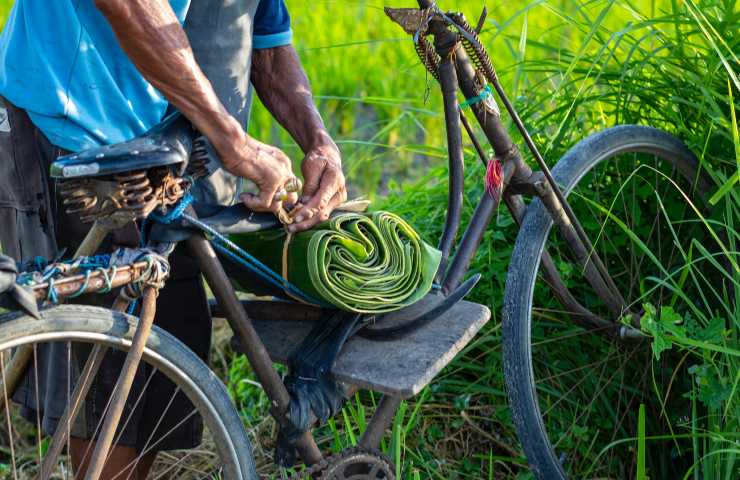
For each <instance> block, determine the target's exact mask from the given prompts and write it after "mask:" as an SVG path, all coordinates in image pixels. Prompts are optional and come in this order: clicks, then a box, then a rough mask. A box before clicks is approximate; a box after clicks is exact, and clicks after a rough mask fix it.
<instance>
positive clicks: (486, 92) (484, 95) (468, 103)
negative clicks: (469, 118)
mask: <svg viewBox="0 0 740 480" xmlns="http://www.w3.org/2000/svg"><path fill="white" fill-rule="evenodd" d="M491 95H493V90H491V86H490V85H486V86H485V87H484V88H483V90H482V91H481V92H480V94H478V95H476V96H475V97H470V98H468V99H467V100H465V101H464V102H462V103H461V104H460V108H467V107H472V106H473V105H475V104H477V103H480V102H485V101H486V100H487V99H488V97H490V96H491Z"/></svg>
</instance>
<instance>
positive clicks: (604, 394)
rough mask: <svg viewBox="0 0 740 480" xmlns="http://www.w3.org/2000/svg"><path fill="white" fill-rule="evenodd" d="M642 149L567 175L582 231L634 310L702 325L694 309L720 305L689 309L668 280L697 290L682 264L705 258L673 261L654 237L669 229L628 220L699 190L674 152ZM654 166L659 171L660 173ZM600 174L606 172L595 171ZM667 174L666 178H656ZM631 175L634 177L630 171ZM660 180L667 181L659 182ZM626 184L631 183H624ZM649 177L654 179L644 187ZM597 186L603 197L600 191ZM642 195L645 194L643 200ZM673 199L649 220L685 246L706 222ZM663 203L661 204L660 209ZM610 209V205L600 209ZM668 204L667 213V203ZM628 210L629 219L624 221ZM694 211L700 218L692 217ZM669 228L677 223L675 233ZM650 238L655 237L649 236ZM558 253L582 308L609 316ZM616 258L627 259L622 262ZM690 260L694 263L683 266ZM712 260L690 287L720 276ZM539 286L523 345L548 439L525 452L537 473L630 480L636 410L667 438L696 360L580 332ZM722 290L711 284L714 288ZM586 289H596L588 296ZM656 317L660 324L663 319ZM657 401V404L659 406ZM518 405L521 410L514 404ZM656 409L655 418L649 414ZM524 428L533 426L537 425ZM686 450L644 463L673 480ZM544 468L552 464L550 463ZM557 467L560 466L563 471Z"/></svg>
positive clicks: (672, 447) (655, 452)
mask: <svg viewBox="0 0 740 480" xmlns="http://www.w3.org/2000/svg"><path fill="white" fill-rule="evenodd" d="M622 148H624V147H622ZM632 149H634V147H633V148H632ZM639 149H640V150H643V152H640V153H630V154H629V158H628V156H626V155H624V154H620V155H619V158H620V159H621V160H620V159H618V160H617V161H616V162H615V161H614V159H613V158H609V157H610V156H611V154H612V153H614V151H616V149H615V150H614V151H612V152H608V153H606V152H604V153H603V154H602V160H603V159H607V158H609V161H608V162H603V163H600V164H599V165H598V166H596V167H595V169H594V170H593V171H589V172H585V174H583V177H582V178H580V176H577V177H576V178H573V177H572V175H571V178H568V179H567V180H568V181H569V182H570V181H573V182H574V183H575V182H577V183H578V186H577V187H576V188H574V189H573V191H572V192H571V195H570V197H569V203H571V205H572V206H573V208H574V210H575V211H576V214H577V216H578V217H579V219H581V222H582V223H583V226H584V229H585V230H586V231H587V233H588V234H589V237H590V238H592V240H593V241H594V244H595V248H596V250H597V251H598V252H599V254H600V256H602V259H604V260H605V263H606V264H607V267H608V268H609V270H610V272H615V273H613V275H614V277H615V282H616V283H617V284H618V285H619V286H620V289H622V290H623V291H625V292H626V293H625V294H624V296H625V297H627V298H628V302H630V303H631V304H632V305H633V307H632V309H633V311H637V312H638V313H642V312H643V310H644V307H643V304H644V303H648V302H649V303H651V304H652V305H653V306H654V307H656V309H657V311H658V314H660V312H661V306H663V307H666V306H670V307H672V308H673V310H674V311H675V312H677V313H678V314H680V315H685V312H689V313H691V314H692V315H694V316H696V317H697V318H695V319H694V320H697V319H698V320H700V321H701V322H705V320H706V319H705V318H702V317H700V315H699V313H698V312H704V313H705V314H707V313H708V312H711V311H712V309H714V308H716V305H717V302H715V301H713V300H716V299H712V298H707V299H703V300H702V303H698V302H693V303H694V304H693V305H685V303H687V302H688V301H689V300H690V298H685V296H682V292H680V291H679V292H678V293H676V292H674V291H672V290H671V288H669V287H670V286H671V283H670V281H674V280H675V283H680V284H681V285H683V287H684V289H687V290H688V289H689V287H691V281H694V278H693V277H692V275H691V271H689V272H688V273H687V274H684V275H681V274H680V272H681V271H682V267H681V265H682V264H683V271H686V270H691V269H688V268H687V267H686V264H687V263H688V264H691V265H692V269H698V268H699V265H700V261H699V259H698V255H697V253H696V247H695V246H694V247H692V248H693V250H688V249H686V250H683V252H682V251H681V249H680V248H675V250H676V251H678V252H679V253H678V255H675V254H674V255H673V256H671V254H670V253H668V251H667V250H666V249H665V245H666V242H665V241H663V242H662V243H659V242H657V241H656V240H655V239H656V238H657V237H656V234H655V233H656V232H661V231H664V229H662V228H655V227H653V228H647V230H645V229H644V228H643V229H642V231H641V227H640V225H643V227H644V224H648V223H649V222H645V221H638V222H634V221H632V220H635V219H638V220H644V219H646V218H648V217H647V216H646V212H647V211H648V210H647V209H646V207H645V206H644V205H642V203H644V201H645V200H646V199H652V198H661V199H664V200H665V199H666V198H668V197H669V196H670V195H671V194H675V193H676V192H678V191H677V190H675V188H676V185H675V184H676V183H677V184H678V186H679V187H681V188H682V189H683V190H684V192H689V193H690V192H691V190H692V188H693V187H695V185H692V184H691V183H690V182H687V181H686V180H685V179H683V178H681V175H680V174H679V169H677V168H675V165H676V164H671V163H670V162H666V161H665V159H664V158H661V157H666V156H668V155H674V154H675V152H672V151H670V149H662V148H659V149H657V150H658V152H659V154H660V155H659V156H656V155H653V154H647V153H644V150H645V148H644V145H642V146H640V148H639ZM673 158H674V159H675V158H676V157H673ZM635 162H638V163H637V164H638V165H639V166H640V167H639V169H638V170H637V171H634V169H633V168H631V169H629V170H627V174H625V172H621V173H620V172H619V168H620V165H619V164H620V163H624V164H628V163H631V164H633V165H634V164H635ZM656 163H660V164H661V165H662V166H661V167H659V168H656ZM666 165H667V166H668V167H666ZM604 167H607V168H604ZM682 167H684V168H682V169H681V170H682V171H683V173H684V174H685V173H686V168H685V165H682ZM600 171H601V172H602V173H599V172H600ZM661 171H662V173H663V174H664V175H665V176H663V175H660V174H659V173H658V172H661ZM603 172H607V173H608V174H609V175H611V178H607V179H606V180H605V179H604V177H603ZM645 172H650V173H651V175H652V178H650V177H647V176H646V175H645ZM556 173H557V172H556ZM571 173H572V172H571ZM580 173H584V172H580ZM630 173H632V175H629V174H630ZM656 178H658V179H662V180H663V181H660V182H655V181H654V180H655V179H656ZM628 179H629V180H630V181H626V180H628ZM579 180H580V181H579ZM636 180H637V181H640V182H642V183H643V185H652V187H653V188H651V189H645V187H642V191H640V190H639V189H632V187H631V186H630V183H635V181H636ZM646 180H652V181H650V182H647V181H646ZM614 185H620V186H622V187H621V189H620V188H616V190H617V191H620V192H621V193H620V194H619V195H614V191H615V188H614ZM666 185H669V186H670V188H671V189H673V191H669V190H666V188H665V187H666ZM584 186H586V187H584ZM610 186H611V188H610ZM656 186H657V188H655V187H656ZM595 189H601V190H602V191H601V192H598V191H597V192H595ZM594 193H600V196H601V197H602V198H603V197H608V202H603V201H599V200H598V198H599V195H596V197H595V196H594ZM624 193H630V195H632V197H630V198H632V199H633V200H632V201H631V203H630V202H624V203H622V201H621V200H620V198H619V197H620V195H622V196H623V194H624ZM656 193H657V196H656ZM638 194H639V195H638ZM640 195H641V196H642V197H641V198H637V197H638V196H640ZM678 198H679V199H684V197H683V195H682V194H678ZM594 199H596V201H594ZM684 200H685V199H684ZM641 202H642V203H641ZM673 202H674V203H669V201H663V202H662V203H663V205H662V206H660V207H659V213H660V214H661V215H657V216H654V217H653V220H655V219H658V220H662V221H665V224H666V226H668V227H669V228H667V232H668V236H667V237H664V238H663V240H665V239H666V238H667V239H670V240H671V241H674V240H675V243H676V244H677V245H681V244H685V242H684V239H688V238H691V237H692V236H696V235H694V234H693V233H691V232H688V230H689V229H688V228H686V226H687V225H688V226H692V227H696V226H699V227H703V226H704V225H703V224H702V222H701V221H699V222H696V223H691V222H680V221H677V220H676V219H675V217H686V212H685V211H683V210H682V209H677V207H676V206H680V203H679V202H676V201H673ZM648 203H649V202H648ZM659 203H660V202H656V204H659ZM604 204H606V207H607V208H603V205H604ZM620 204H621V205H620ZM666 204H668V205H670V207H666ZM629 205H632V206H635V205H640V206H641V208H640V209H639V210H634V209H631V208H630V207H629ZM600 207H601V208H600ZM634 212H637V213H634ZM625 213H627V214H629V215H624V214H625ZM689 213H692V214H694V215H697V217H698V214H696V212H689ZM625 216H626V217H627V218H628V219H627V220H626V221H622V222H621V224H620V222H619V219H620V218H621V219H622V220H625V218H624V217H625ZM612 217H613V218H612ZM630 218H631V220H629V219H630ZM584 219H586V220H584ZM652 223H655V222H654V221H653V222H652ZM548 225H549V223H548ZM615 226H617V227H618V228H619V231H620V232H622V233H623V232H624V231H625V230H631V231H633V232H635V235H634V237H635V239H634V240H633V241H635V243H636V244H638V245H639V242H638V240H642V243H643V244H644V245H643V246H641V248H640V250H639V251H638V252H637V253H640V254H643V255H637V254H635V251H630V255H627V256H625V255H623V254H624V251H625V248H629V247H630V246H629V245H627V246H625V245H619V244H618V243H616V242H615V240H617V239H618V238H619V236H618V235H612V234H610V229H611V228H614V227H615ZM670 226H673V227H674V228H673V231H672V232H671V228H670ZM648 227H650V226H649V225H648ZM694 230H696V229H694ZM698 230H701V228H699V229H698ZM651 231H652V232H653V233H652V234H651V233H650V232H651ZM704 236H706V235H704ZM556 237H558V234H557V232H555V231H552V232H550V233H549V236H548V238H549V239H550V241H551V242H552V240H553V239H555V238H556ZM699 237H701V235H699ZM709 237H710V239H711V237H712V236H711V235H709ZM595 238H596V240H594V239H595ZM627 238H629V236H627ZM651 238H653V240H650V239H651ZM651 242H653V243H655V244H656V245H660V248H658V247H654V248H646V246H647V245H650V243H651ZM688 243H689V244H690V242H688ZM705 245H706V246H707V247H708V250H712V247H710V246H709V244H708V243H706V244H705ZM559 247H562V242H560V245H558V244H557V242H556V247H555V248H549V251H550V252H551V253H552V254H554V257H555V258H556V263H557V264H558V266H559V267H560V268H559V271H560V272H561V273H565V274H566V275H565V278H566V282H567V283H568V285H569V287H570V289H571V292H572V293H573V294H574V295H575V297H576V298H578V299H579V300H581V301H582V302H583V303H585V306H586V307H588V308H590V309H591V310H592V311H594V312H595V313H598V314H600V315H602V316H604V317H608V312H607V311H606V309H605V308H604V305H603V303H601V302H599V301H598V299H596V298H595V295H594V294H593V293H592V292H593V290H592V289H590V288H589V287H587V286H585V285H579V283H578V281H577V280H575V279H574V277H575V276H577V274H578V272H577V270H576V271H575V273H574V270H573V268H572V267H569V266H568V264H567V263H565V262H559V261H558V260H560V259H562V258H563V257H562V256H559V255H558V251H559V250H564V249H562V248H559ZM655 250H657V251H660V252H661V253H660V255H653V256H655V257H658V261H657V262H654V261H653V260H654V259H652V258H650V253H651V252H653V251H655ZM620 254H622V256H621V258H620ZM664 254H665V256H663V255H664ZM687 257H688V258H689V259H690V260H687ZM625 258H626V260H625ZM641 258H642V260H641ZM645 258H647V259H648V260H649V261H650V262H652V263H655V264H656V268H655V272H652V273H646V270H647V268H646V265H650V263H645ZM641 262H642V263H641ZM708 263H710V262H708V261H705V262H704V264H703V265H702V266H703V267H704V268H703V270H704V271H703V272H702V273H703V277H702V276H698V279H697V280H696V282H697V284H696V285H695V286H694V287H695V288H696V289H698V287H700V286H702V285H705V284H706V283H707V282H711V281H713V280H714V279H715V278H717V277H721V275H720V270H721V268H722V267H721V266H720V267H716V266H715V267H714V268H715V270H716V272H714V273H716V275H715V274H710V273H707V271H706V270H709V268H707V267H706V264H708ZM658 264H662V265H663V266H664V267H665V268H658V267H657V265H658ZM568 275H570V276H568ZM682 277H683V279H682ZM541 283H542V282H541V281H539V282H538V285H537V286H536V287H535V288H534V291H533V292H532V295H533V297H534V305H533V313H532V315H531V317H530V322H531V324H530V328H529V329H528V332H527V334H528V335H530V337H529V339H530V345H529V346H528V347H527V348H531V351H530V352H528V353H527V356H528V357H529V358H528V359H527V360H528V361H530V362H531V365H532V371H531V373H532V374H533V378H532V379H531V380H532V382H533V384H534V385H535V386H536V402H537V404H538V407H539V412H537V413H538V416H539V422H541V424H540V428H541V429H542V430H544V432H545V433H546V436H547V438H546V439H545V445H544V446H543V445H539V446H535V447H533V446H532V445H533V443H534V442H533V441H531V440H530V441H529V442H527V441H525V442H524V443H525V449H527V450H529V451H528V452H527V453H528V456H530V457H534V456H539V458H538V459H536V460H534V461H535V468H539V469H541V470H537V471H539V472H544V471H550V472H551V473H552V472H553V471H557V469H558V468H560V467H562V469H563V470H564V472H563V471H562V470H561V471H560V473H559V475H562V474H563V473H565V474H566V475H570V476H573V477H581V476H584V475H589V476H596V477H599V476H614V475H616V476H617V477H619V478H627V477H629V476H631V475H633V474H634V465H633V464H631V463H630V461H631V460H633V459H634V452H631V451H630V450H629V449H630V448H632V447H634V445H635V443H634V441H629V440H628V439H630V438H634V435H635V434H636V430H637V423H638V412H639V404H640V403H645V404H646V406H647V412H648V415H647V416H648V422H647V427H648V433H649V434H650V435H656V434H660V433H663V431H666V433H668V434H670V433H671V429H672V428H674V426H675V425H676V423H677V422H676V419H675V418H672V417H671V416H672V415H674V414H673V412H677V411H678V412H681V411H683V412H685V409H686V403H687V402H681V398H680V397H681V395H682V394H683V393H685V392H686V389H689V390H690V389H691V378H690V375H688V374H687V372H686V370H687V368H688V367H689V366H690V364H688V363H687V362H686V357H685V355H684V356H682V355H681V354H679V355H674V354H672V353H670V352H664V353H663V354H662V356H661V360H660V361H655V360H654V356H653V353H652V351H651V345H650V344H649V343H647V342H643V345H640V344H631V345H630V344H627V345H625V344H624V343H623V342H620V341H617V340H614V339H610V338H608V337H606V336H604V335H593V332H592V331H591V332H587V331H585V330H584V329H583V328H580V327H577V326H574V325H573V324H572V322H570V321H569V319H567V317H566V316H565V315H564V314H563V313H562V312H560V311H559V310H560V309H561V307H560V306H559V305H557V304H554V303H553V301H552V296H551V295H548V294H547V293H546V292H545V289H544V288H543V287H542V285H541ZM717 285H718V284H716V283H715V285H714V286H715V287H716V286H717ZM625 287H627V288H625ZM507 288H508V285H507ZM587 290H590V291H591V293H590V297H589V294H588V292H587ZM679 290H680V289H679ZM668 294H669V295H668ZM719 303H721V302H719ZM648 309H649V307H648ZM664 313H665V312H664ZM656 317H658V318H660V317H659V315H656ZM705 323H706V322H705ZM507 382H508V383H509V384H510V387H511V383H512V382H511V381H509V378H507ZM514 388H516V387H514ZM510 389H511V388H510ZM656 392H658V393H656ZM676 397H679V398H678V402H677V403H678V404H680V405H681V408H682V410H672V408H675V406H674V405H675V404H674V403H672V402H673V401H674V400H675V399H676ZM656 398H660V400H658V401H656ZM513 408H514V409H515V411H516V410H517V407H516V406H514V407H513ZM519 408H520V409H521V407H519ZM525 408H526V407H525ZM605 413H606V414H605ZM651 413H652V414H653V415H652V417H653V418H654V419H656V421H653V419H652V418H651ZM525 415H526V412H525ZM515 418H517V415H515ZM520 423H522V424H521V425H519V427H520V435H521V436H526V432H522V431H521V430H522V426H523V424H524V423H526V422H521V421H520ZM528 426H529V427H531V426H532V423H529V424H528ZM661 429H662V430H661ZM537 449H539V451H538V452H537V453H533V450H537ZM543 450H549V453H548V454H547V455H542V451H543ZM689 450H690V448H687V447H686V445H682V444H681V442H677V441H676V442H657V441H653V442H652V443H651V449H649V451H650V452H651V453H652V456H653V457H654V458H652V459H651V458H648V463H649V464H650V465H652V466H653V468H654V469H655V468H657V471H662V472H663V473H662V475H669V476H670V473H671V471H674V470H671V469H675V471H679V470H680V462H681V460H682V459H683V460H684V461H686V457H685V454H686V452H687V451H689ZM661 456H662V457H663V458H668V459H674V461H672V462H669V463H670V465H665V464H664V465H660V462H659V461H658V460H655V459H659V458H660V457H661ZM543 458H544V459H543ZM547 463H550V465H549V466H546V465H545V464H547ZM558 463H559V464H560V465H557V464H558ZM661 469H662V470H661ZM653 471H656V470H653ZM541 475H542V476H545V475H547V474H544V473H541ZM659 476H660V475H659Z"/></svg>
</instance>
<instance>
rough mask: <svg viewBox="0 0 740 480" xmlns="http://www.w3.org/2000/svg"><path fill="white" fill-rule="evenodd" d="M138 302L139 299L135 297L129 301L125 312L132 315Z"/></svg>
mask: <svg viewBox="0 0 740 480" xmlns="http://www.w3.org/2000/svg"><path fill="white" fill-rule="evenodd" d="M138 304H139V299H138V298H137V299H135V300H134V301H133V302H131V303H130V304H129V306H128V310H126V313H128V314H129V315H133V314H134V312H135V311H136V306H137V305H138Z"/></svg>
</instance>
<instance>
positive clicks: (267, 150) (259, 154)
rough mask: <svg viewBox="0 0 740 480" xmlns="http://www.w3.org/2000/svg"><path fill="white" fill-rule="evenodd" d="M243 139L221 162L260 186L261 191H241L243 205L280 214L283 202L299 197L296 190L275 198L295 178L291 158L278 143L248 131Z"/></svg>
mask: <svg viewBox="0 0 740 480" xmlns="http://www.w3.org/2000/svg"><path fill="white" fill-rule="evenodd" d="M244 139H245V141H244V142H243V144H242V146H241V147H237V148H236V149H235V150H234V152H233V155H229V156H228V157H222V163H223V165H224V168H225V169H226V170H227V171H229V172H230V173H232V174H234V175H237V176H240V177H244V178H247V179H249V180H251V181H252V182H254V183H255V185H257V188H258V189H259V194H258V195H255V194H251V193H243V194H242V195H241V200H242V202H244V205H246V206H247V208H249V209H250V210H253V211H256V212H273V213H275V214H277V213H278V212H279V211H280V209H281V208H282V205H283V202H285V203H290V204H295V203H296V201H297V199H298V195H297V194H296V193H290V194H288V195H287V196H286V197H284V198H282V199H279V198H276V196H277V193H278V192H280V191H281V190H283V189H284V188H285V185H286V184H287V183H289V182H291V181H292V180H293V179H294V178H295V176H294V175H293V170H292V168H291V163H290V158H288V156H287V155H286V154H285V153H283V151H282V150H280V149H279V148H277V147H273V146H271V145H267V144H265V143H262V142H260V141H258V140H255V139H254V138H251V137H249V136H247V135H244Z"/></svg>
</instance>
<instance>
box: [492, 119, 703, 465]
mask: <svg viewBox="0 0 740 480" xmlns="http://www.w3.org/2000/svg"><path fill="white" fill-rule="evenodd" d="M632 151H635V152H642V153H650V154H653V155H655V156H656V157H659V158H660V159H662V160H667V161H669V162H671V163H672V165H673V166H674V167H675V168H676V169H677V170H678V171H679V172H680V173H681V174H682V175H683V176H684V177H686V178H687V179H690V178H694V177H695V175H696V171H697V165H698V163H697V159H696V157H695V156H694V155H693V153H692V152H691V151H690V150H689V149H688V148H687V147H686V146H685V145H684V144H683V143H682V142H681V141H679V140H678V139H676V138H674V137H673V136H671V135H669V134H667V133H665V132H663V131H660V130H657V129H655V128H651V127H645V126H636V125H624V126H617V127H612V128H609V129H606V130H604V131H601V132H599V133H596V134H593V135H591V136H589V137H587V138H586V139H584V140H582V141H581V142H579V143H578V144H577V145H575V146H574V147H573V148H572V149H570V150H569V151H568V152H567V153H566V154H565V155H564V156H563V157H562V159H561V160H560V161H559V162H558V163H557V164H556V166H555V167H554V168H553V170H552V173H553V176H554V178H555V181H556V182H557V183H558V184H559V185H560V186H561V188H562V191H563V193H564V195H568V194H569V193H571V191H572V190H573V189H574V188H575V187H576V186H577V184H578V183H579V181H580V180H581V179H582V178H583V177H584V176H585V175H586V174H587V173H588V172H589V171H590V170H592V169H593V168H594V167H595V166H596V165H598V164H600V163H601V162H603V161H606V160H608V159H610V158H612V157H613V156H615V155H616V154H617V153H621V152H632ZM699 178H700V179H699V183H698V190H699V191H704V192H705V191H706V189H707V188H708V185H709V184H708V183H707V181H706V178H705V177H701V176H700V177H699ZM552 225H553V222H552V219H551V217H550V215H549V213H548V211H547V209H546V208H545V206H544V205H543V203H542V202H541V201H540V199H539V198H534V199H533V200H532V202H531V204H530V206H529V207H528V208H527V211H526V214H525V217H524V219H523V222H522V225H521V229H520V232H519V235H518V236H517V239H516V243H515V245H514V249H513V252H512V257H511V264H510V266H509V269H508V273H507V280H506V288H505V294H504V308H503V363H504V376H505V382H506V388H507V394H508V400H509V406H510V409H511V412H512V417H513V421H514V424H515V427H516V431H517V435H518V438H519V440H520V443H521V444H522V447H523V450H524V453H525V455H526V457H527V460H528V462H529V465H530V468H531V469H532V471H533V473H534V474H535V475H536V477H537V478H540V479H558V478H559V479H563V478H567V474H566V472H565V470H564V468H563V466H562V465H561V462H560V460H559V458H558V456H557V454H556V451H555V449H554V448H553V445H552V443H551V439H550V438H549V436H548V432H547V429H546V427H545V423H544V421H543V417H542V413H541V411H540V406H539V402H538V394H537V388H536V385H535V380H536V379H535V374H534V367H533V365H534V364H533V356H532V308H533V295H534V291H535V284H536V282H537V280H538V270H539V265H540V260H541V256H542V253H543V251H544V249H545V246H546V244H547V240H548V235H549V232H550V230H551V227H552Z"/></svg>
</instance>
